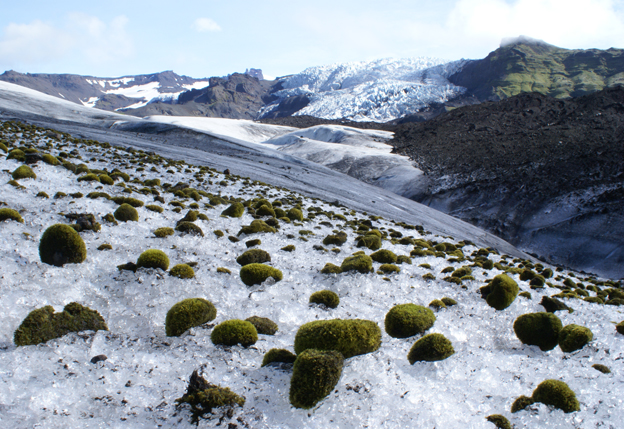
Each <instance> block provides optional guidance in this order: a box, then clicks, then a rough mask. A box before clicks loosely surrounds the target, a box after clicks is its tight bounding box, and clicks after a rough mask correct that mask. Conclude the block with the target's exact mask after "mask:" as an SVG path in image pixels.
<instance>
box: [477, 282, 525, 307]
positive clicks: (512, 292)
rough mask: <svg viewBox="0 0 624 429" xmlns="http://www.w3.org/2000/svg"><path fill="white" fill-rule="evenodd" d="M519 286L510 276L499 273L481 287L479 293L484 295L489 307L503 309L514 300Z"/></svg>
mask: <svg viewBox="0 0 624 429" xmlns="http://www.w3.org/2000/svg"><path fill="white" fill-rule="evenodd" d="M518 292H519V288H518V283H516V282H515V281H514V280H513V279H512V278H511V277H509V276H507V275H505V274H499V275H497V276H496V277H494V279H492V281H491V282H489V283H488V284H487V286H484V287H482V288H481V295H482V296H485V300H486V301H487V303H488V305H489V306H490V307H493V308H495V309H497V310H504V309H506V308H507V307H509V306H510V305H511V303H512V302H514V301H515V299H516V297H517V296H518Z"/></svg>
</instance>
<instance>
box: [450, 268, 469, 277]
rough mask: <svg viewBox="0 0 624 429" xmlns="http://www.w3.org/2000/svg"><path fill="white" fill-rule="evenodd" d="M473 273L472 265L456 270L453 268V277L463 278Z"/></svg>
mask: <svg viewBox="0 0 624 429" xmlns="http://www.w3.org/2000/svg"><path fill="white" fill-rule="evenodd" d="M471 274H472V268H470V267H460V268H458V269H456V270H453V272H452V274H451V277H457V278H458V279H461V278H463V277H466V276H469V275H471Z"/></svg>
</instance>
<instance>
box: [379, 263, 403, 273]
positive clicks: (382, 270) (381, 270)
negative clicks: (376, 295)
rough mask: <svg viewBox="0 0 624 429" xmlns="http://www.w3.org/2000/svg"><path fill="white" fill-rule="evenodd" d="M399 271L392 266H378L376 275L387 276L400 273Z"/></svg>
mask: <svg viewBox="0 0 624 429" xmlns="http://www.w3.org/2000/svg"><path fill="white" fill-rule="evenodd" d="M400 272H401V269H400V268H399V267H397V266H396V265H394V264H381V265H380V266H379V271H378V273H382V274H389V273H400Z"/></svg>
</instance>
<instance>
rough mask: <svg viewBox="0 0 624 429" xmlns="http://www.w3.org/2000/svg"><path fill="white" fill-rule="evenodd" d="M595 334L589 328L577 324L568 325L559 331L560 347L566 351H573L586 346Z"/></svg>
mask: <svg viewBox="0 0 624 429" xmlns="http://www.w3.org/2000/svg"><path fill="white" fill-rule="evenodd" d="M593 339H594V334H593V333H592V331H591V330H590V329H589V328H586V327H585V326H579V325H575V324H570V325H566V326H565V327H564V328H563V329H562V330H561V332H560V333H559V347H560V348H561V350H562V351H563V352H565V353H572V352H573V351H576V350H580V349H582V348H583V347H585V345H586V344H588V343H589V342H590V341H591V340H593Z"/></svg>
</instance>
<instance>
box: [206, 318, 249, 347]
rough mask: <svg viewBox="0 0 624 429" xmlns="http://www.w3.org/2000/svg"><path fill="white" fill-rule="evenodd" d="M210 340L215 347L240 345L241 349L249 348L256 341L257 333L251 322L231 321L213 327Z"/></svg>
mask: <svg viewBox="0 0 624 429" xmlns="http://www.w3.org/2000/svg"><path fill="white" fill-rule="evenodd" d="M210 340H211V341H212V343H213V344H215V345H223V346H234V345H236V344H240V345H241V346H243V347H249V346H251V345H253V344H255V343H256V341H258V331H256V327H255V326H254V325H253V324H252V323H251V322H247V321H245V320H239V319H231V320H226V321H225V322H221V323H219V324H218V325H217V326H215V327H214V329H213V330H212V333H211V334H210Z"/></svg>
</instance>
